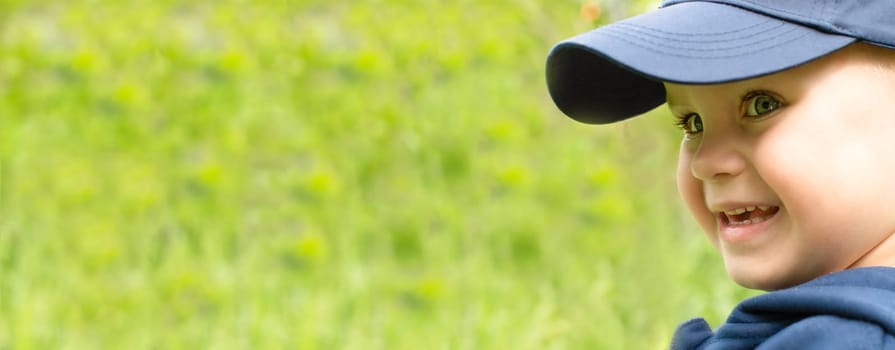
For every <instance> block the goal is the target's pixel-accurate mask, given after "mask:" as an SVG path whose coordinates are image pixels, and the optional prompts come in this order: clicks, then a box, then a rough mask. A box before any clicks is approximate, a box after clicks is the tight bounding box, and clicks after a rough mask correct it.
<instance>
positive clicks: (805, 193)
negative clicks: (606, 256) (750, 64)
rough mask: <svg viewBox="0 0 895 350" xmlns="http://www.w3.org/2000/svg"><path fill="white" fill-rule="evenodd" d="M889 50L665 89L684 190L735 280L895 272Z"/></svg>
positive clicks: (864, 49)
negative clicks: (860, 270)
mask: <svg viewBox="0 0 895 350" xmlns="http://www.w3.org/2000/svg"><path fill="white" fill-rule="evenodd" d="M884 50H885V49H880V48H874V47H870V46H868V45H863V44H857V45H852V46H850V47H848V48H846V49H843V50H840V51H838V52H836V53H833V54H830V55H828V56H826V57H824V58H821V59H819V60H816V61H814V62H812V63H808V64H806V65H803V66H800V67H797V68H793V69H790V70H786V71H783V72H780V73H776V74H772V75H768V76H764V77H760V78H756V79H750V80H745V81H738V82H733V83H726V84H719V85H701V86H696V85H676V84H670V83H669V84H666V89H667V92H668V103H669V106H670V107H671V109H672V112H673V113H674V115H675V116H676V117H678V118H683V120H681V121H682V122H683V124H684V126H683V127H684V129H685V132H686V136H685V137H684V140H683V142H682V143H681V149H680V159H679V163H678V190H679V191H680V193H681V196H682V197H683V199H684V202H685V203H686V205H687V207H688V209H689V210H690V212H691V213H692V214H693V216H694V217H695V218H696V220H697V222H698V223H699V225H700V226H701V227H702V229H703V230H704V231H705V232H706V234H707V235H708V237H709V239H710V240H711V242H712V243H713V244H714V245H715V247H716V248H717V249H718V250H720V252H721V254H722V256H723V258H724V263H725V265H726V267H727V271H728V273H729V274H730V276H731V277H732V278H733V279H734V280H735V281H736V282H737V283H739V284H741V285H743V286H746V287H750V288H758V289H765V290H773V289H779V288H785V287H789V286H792V285H795V284H799V283H802V282H806V281H808V280H810V279H813V278H815V277H818V276H821V275H823V274H826V273H830V272H835V271H838V270H842V269H846V268H849V267H856V266H873V265H889V266H895V238H891V239H890V238H889V237H890V236H892V233H893V232H895V70H893V69H895V68H884V67H882V64H881V62H883V60H884V58H885V57H892V56H888V55H889V53H888V52H886V51H884ZM892 62H895V60H893V61H892ZM744 210H745V211H744ZM725 212H726V213H725Z"/></svg>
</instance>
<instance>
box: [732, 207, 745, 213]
mask: <svg viewBox="0 0 895 350" xmlns="http://www.w3.org/2000/svg"><path fill="white" fill-rule="evenodd" d="M734 211H735V212H736V213H735V214H742V213H745V212H746V209H745V208H737V209H736V210H734Z"/></svg>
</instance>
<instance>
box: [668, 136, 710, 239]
mask: <svg viewBox="0 0 895 350" xmlns="http://www.w3.org/2000/svg"><path fill="white" fill-rule="evenodd" d="M677 189H678V194H679V195H680V196H681V199H682V200H683V201H684V205H686V206H687V210H688V211H689V212H690V215H691V216H692V217H693V219H695V220H696V223H697V224H699V227H700V228H702V230H703V232H704V233H705V234H706V236H707V237H708V238H709V240H710V241H711V242H712V244H713V245H714V246H715V247H716V248H717V247H718V239H717V237H716V236H715V235H714V234H713V233H714V232H715V229H716V228H715V225H716V222H715V217H714V216H713V215H712V213H711V212H709V209H708V207H706V205H705V193H704V192H703V189H702V182H701V181H699V180H698V179H696V178H695V177H693V174H692V172H691V171H690V157H689V155H688V154H687V153H686V152H685V151H684V150H682V151H681V154H680V157H679V161H678V167H677Z"/></svg>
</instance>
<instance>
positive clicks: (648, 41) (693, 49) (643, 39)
mask: <svg viewBox="0 0 895 350" xmlns="http://www.w3.org/2000/svg"><path fill="white" fill-rule="evenodd" d="M796 29H797V28H790V29H789V30H788V31H786V32H783V33H781V34H780V36H783V35H786V34H789V33H792V32H794V31H796ZM605 33H606V34H607V35H609V36H612V37H615V38H617V39H619V40H622V41H624V42H627V43H630V44H633V45H636V46H638V47H642V48H645V49H648V50H651V51H655V52H659V53H667V54H669V55H674V56H678V57H689V58H699V57H700V56H686V55H682V54H675V53H672V52H671V51H664V50H660V49H653V48H650V47H647V46H644V45H642V44H639V43H635V42H634V41H631V40H627V38H625V37H624V36H622V35H619V34H618V33H614V32H611V31H606V32H605ZM807 34H808V33H803V34H802V35H799V36H797V37H796V38H795V39H798V38H801V37H804V36H806V35H807ZM631 37H634V38H637V39H639V40H640V41H642V42H643V43H646V44H652V45H655V46H657V47H666V48H674V47H673V46H669V45H665V44H663V43H660V42H657V41H654V40H651V39H652V38H650V37H645V36H641V35H638V34H636V33H634V35H631ZM795 39H790V40H786V41H784V42H782V43H778V44H775V45H771V46H764V47H761V48H758V49H756V50H753V51H747V52H746V54H752V53H755V52H758V51H761V50H766V49H769V48H774V47H778V46H781V45H783V44H785V43H789V42H790V41H793V40H795ZM753 44H754V43H753V42H750V43H745V44H740V45H737V46H732V47H725V48H721V49H699V48H689V49H688V51H700V52H724V51H729V50H736V49H739V48H743V47H747V46H751V45H753ZM740 55H742V54H739V55H731V56H725V57H735V56H740Z"/></svg>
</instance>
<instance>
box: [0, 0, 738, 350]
mask: <svg viewBox="0 0 895 350" xmlns="http://www.w3.org/2000/svg"><path fill="white" fill-rule="evenodd" d="M616 3H617V4H604V11H603V16H604V17H603V18H604V19H603V20H605V19H606V18H619V17H622V16H624V15H626V14H627V13H628V12H626V11H641V10H643V9H645V8H649V7H650V6H654V5H649V4H633V5H632V4H628V5H619V4H625V3H630V2H621V1H616ZM581 4H582V3H581V1H568V0H564V1H546V0H541V1H532V0H516V1H471V0H467V1H454V2H436V1H410V0H392V1H372V0H370V1H353V2H347V1H322V0H321V1H314V0H306V1H301V0H298V1H288V0H281V1H273V0H270V1H236V0H224V1H204V2H199V1H172V0H159V1H146V0H142V1H102V0H77V1H75V0H73V1H18V0H6V1H2V2H0V96H2V97H0V98H2V100H0V349H53V348H64V349H98V348H103V349H105V348H110V349H196V348H211V349H661V348H664V347H666V346H667V342H668V340H669V338H670V336H671V333H672V331H673V329H674V327H675V325H676V324H677V323H678V322H680V321H683V320H685V319H687V318H689V317H693V316H697V315H702V316H706V317H707V318H708V319H709V321H710V322H712V324H714V325H717V324H718V323H719V322H721V321H722V320H723V317H724V316H725V315H726V314H727V312H728V311H729V310H730V308H731V307H732V306H733V305H734V304H735V302H736V301H737V300H739V299H741V298H743V297H745V296H747V295H749V294H750V293H751V292H749V291H746V290H744V289H742V288H739V287H737V286H736V285H735V284H734V283H733V282H731V281H730V280H729V279H728V278H727V277H726V275H725V273H724V269H723V266H722V264H721V260H720V258H719V256H718V255H717V254H716V253H715V252H714V251H713V250H712V249H711V247H710V246H709V244H708V242H707V241H706V240H705V239H704V238H703V237H702V234H701V233H700V231H699V229H698V228H697V227H696V226H695V224H694V223H692V222H691V220H690V218H689V216H688V214H687V213H686V211H685V210H684V209H683V208H682V206H680V204H679V201H678V199H677V194H676V191H675V189H674V177H673V174H674V167H675V157H676V154H677V151H676V148H677V142H678V139H679V137H680V135H679V134H680V131H679V130H676V129H675V128H674V126H673V125H672V120H671V117H669V116H668V115H666V114H665V111H664V110H660V111H657V112H654V113H652V114H651V115H650V116H648V117H646V118H638V119H636V120H633V121H631V122H627V123H623V124H619V125H613V126H608V127H594V126H586V125H583V124H578V123H576V122H573V121H571V120H569V119H567V118H565V117H563V116H561V114H560V113H559V112H558V111H557V110H556V109H555V108H554V107H553V104H552V102H551V101H550V99H549V97H548V95H547V92H546V89H545V84H544V81H543V75H544V74H543V65H544V58H545V56H546V54H547V51H548V50H549V48H550V47H551V46H552V45H553V44H554V43H555V42H557V41H558V40H560V39H562V38H565V37H568V36H571V35H574V34H576V33H578V32H581V31H584V30H587V29H588V28H591V27H593V26H594V25H595V23H593V22H591V21H588V20H586V19H583V18H582V15H581V14H580V13H579V12H580V8H581Z"/></svg>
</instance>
